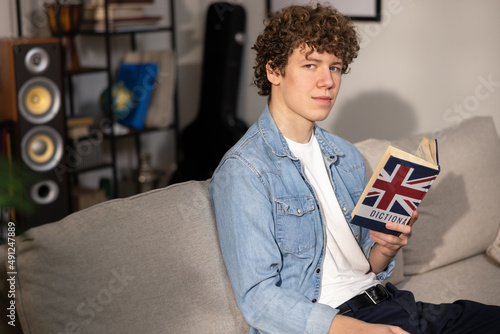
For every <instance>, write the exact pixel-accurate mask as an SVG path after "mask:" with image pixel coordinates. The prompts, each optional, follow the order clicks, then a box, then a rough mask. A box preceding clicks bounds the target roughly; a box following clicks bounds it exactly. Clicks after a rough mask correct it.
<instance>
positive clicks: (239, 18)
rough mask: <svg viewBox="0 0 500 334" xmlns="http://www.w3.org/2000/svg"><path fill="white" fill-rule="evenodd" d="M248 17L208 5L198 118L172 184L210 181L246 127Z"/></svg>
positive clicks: (231, 7) (184, 137)
mask: <svg viewBox="0 0 500 334" xmlns="http://www.w3.org/2000/svg"><path fill="white" fill-rule="evenodd" d="M245 21H246V14H245V10H244V8H243V7H242V6H240V5H237V4H229V3H226V2H216V3H213V4H211V5H210V6H209V8H208V12H207V20H206V35H205V45H204V55H203V64H202V82H201V99H200V106H199V110H198V114H197V117H196V119H195V120H194V121H193V122H192V123H191V124H189V125H188V126H187V127H186V128H185V130H184V131H183V132H182V133H181V135H180V138H179V139H180V143H179V144H180V145H179V146H180V163H179V168H178V169H177V171H176V172H175V174H174V176H173V177H172V179H171V183H177V182H183V181H187V180H206V179H208V178H210V177H211V176H212V174H213V172H214V170H215V168H216V167H217V165H218V164H219V162H220V160H221V158H222V157H223V155H224V154H225V153H226V151H227V150H228V149H229V148H231V146H233V145H234V144H235V143H236V142H237V141H238V139H240V138H241V137H242V136H243V134H244V133H245V131H246V130H247V129H248V128H247V126H246V125H245V123H244V122H243V121H241V120H240V119H238V118H237V116H236V105H237V98H238V87H239V82H240V70H241V60H242V52H243V44H244V39H245V24H246V22H245Z"/></svg>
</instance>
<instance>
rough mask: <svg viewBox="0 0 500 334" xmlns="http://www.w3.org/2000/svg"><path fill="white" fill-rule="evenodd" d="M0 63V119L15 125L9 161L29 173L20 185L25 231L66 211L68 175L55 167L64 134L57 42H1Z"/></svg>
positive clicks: (48, 39)
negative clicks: (27, 208)
mask: <svg viewBox="0 0 500 334" xmlns="http://www.w3.org/2000/svg"><path fill="white" fill-rule="evenodd" d="M0 64H2V65H1V67H0V101H2V102H1V103H2V105H1V107H0V118H2V119H9V120H12V121H14V124H15V126H14V127H15V129H14V133H15V140H14V158H16V160H18V161H19V162H20V164H21V166H22V168H23V169H27V170H29V174H30V175H34V177H32V178H26V180H25V181H26V182H25V184H24V198H25V200H27V201H29V202H31V204H32V208H33V210H32V212H31V213H29V214H23V215H22V217H21V222H22V225H23V227H24V228H25V229H28V228H31V227H34V226H38V225H42V224H45V223H49V222H52V221H56V220H59V219H61V218H63V217H64V216H66V215H67V214H68V213H69V192H68V176H67V175H66V174H65V173H62V174H61V173H58V172H57V168H56V167H57V166H58V165H59V164H62V163H63V161H64V160H63V159H64V152H65V133H66V129H65V114H64V109H63V105H64V103H63V85H62V66H61V51H60V45H59V40H58V39H56V38H39V39H26V38H25V39H0Z"/></svg>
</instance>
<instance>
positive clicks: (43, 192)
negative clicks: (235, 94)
mask: <svg viewBox="0 0 500 334" xmlns="http://www.w3.org/2000/svg"><path fill="white" fill-rule="evenodd" d="M30 196H31V199H32V200H33V202H35V203H36V204H50V203H52V202H54V201H55V200H56V199H57V197H58V196H59V186H58V185H57V183H56V182H55V181H53V180H44V181H41V182H38V183H35V184H34V185H32V186H31V189H30Z"/></svg>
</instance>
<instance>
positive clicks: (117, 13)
mask: <svg viewBox="0 0 500 334" xmlns="http://www.w3.org/2000/svg"><path fill="white" fill-rule="evenodd" d="M143 16H144V9H143V8H142V7H115V8H108V19H109V20H116V19H130V18H137V17H143ZM105 19H106V10H105V8H104V6H96V7H86V8H85V10H84V11H83V21H103V20H105Z"/></svg>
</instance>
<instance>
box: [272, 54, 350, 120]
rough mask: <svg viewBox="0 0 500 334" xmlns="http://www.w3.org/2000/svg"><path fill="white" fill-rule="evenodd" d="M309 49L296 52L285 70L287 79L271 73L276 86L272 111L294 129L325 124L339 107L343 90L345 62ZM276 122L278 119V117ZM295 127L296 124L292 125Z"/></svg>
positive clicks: (273, 93) (273, 86) (274, 86)
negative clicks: (340, 90) (318, 123)
mask: <svg viewBox="0 0 500 334" xmlns="http://www.w3.org/2000/svg"><path fill="white" fill-rule="evenodd" d="M308 51H309V49H307V48H305V49H302V48H297V49H295V50H294V52H293V53H292V55H291V56H290V58H289V59H288V64H287V65H286V67H285V75H284V76H282V75H280V74H279V73H276V72H273V71H270V67H268V74H267V76H268V79H269V81H270V82H271V83H272V93H271V101H270V104H269V108H270V110H271V113H272V114H273V116H276V115H277V116H278V117H279V118H280V119H286V120H287V122H293V123H294V126H295V127H297V126H300V127H302V126H303V125H304V126H306V128H309V129H310V128H311V125H312V124H314V122H317V121H322V120H324V119H325V118H326V117H327V116H328V115H329V113H330V110H331V109H332V107H333V104H334V103H335V100H336V98H337V94H338V92H339V88H340V82H341V75H342V60H341V59H339V58H337V57H336V56H335V55H333V54H329V53H318V52H316V51H314V52H313V53H311V54H310V55H309V56H308V57H307V58H306V53H307V52H308ZM275 118H276V117H275ZM288 125H292V124H288Z"/></svg>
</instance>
